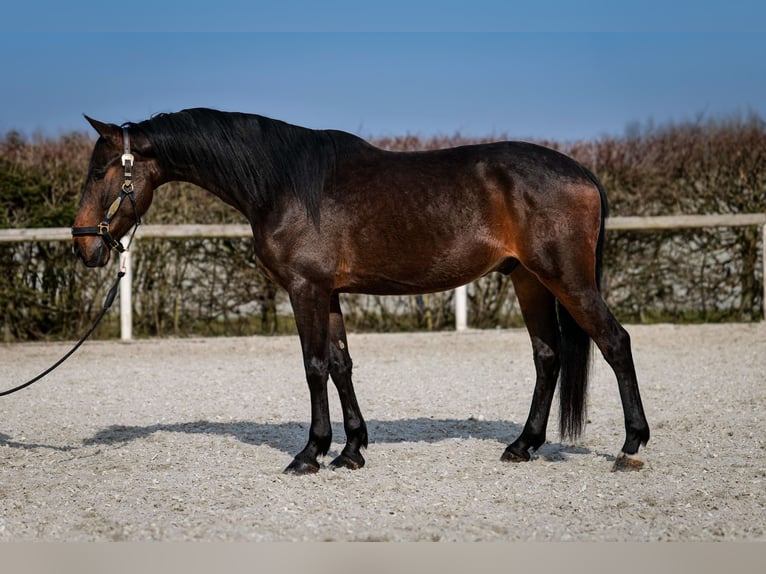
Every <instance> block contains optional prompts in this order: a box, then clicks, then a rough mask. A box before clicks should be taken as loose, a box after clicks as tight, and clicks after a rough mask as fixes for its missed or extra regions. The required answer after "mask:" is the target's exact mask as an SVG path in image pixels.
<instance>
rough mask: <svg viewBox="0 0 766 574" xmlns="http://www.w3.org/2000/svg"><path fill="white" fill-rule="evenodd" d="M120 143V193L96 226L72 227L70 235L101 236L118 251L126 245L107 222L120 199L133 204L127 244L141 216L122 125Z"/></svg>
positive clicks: (132, 160)
mask: <svg viewBox="0 0 766 574" xmlns="http://www.w3.org/2000/svg"><path fill="white" fill-rule="evenodd" d="M122 143H123V153H122V157H121V161H122V167H123V170H124V171H123V174H124V177H123V183H122V189H120V193H119V194H118V195H117V198H116V199H115V200H114V201H113V202H112V204H111V205H110V206H109V209H108V210H107V211H106V217H104V220H103V221H102V222H101V223H99V224H98V225H96V226H90V227H72V237H80V236H84V235H95V236H98V237H101V238H103V240H104V242H105V243H106V244H107V245H108V246H109V247H110V248H112V249H116V250H117V251H119V252H120V253H122V252H124V251H126V249H127V248H126V247H124V246H123V245H122V243H120V242H119V241H118V240H116V239H115V238H114V237H113V236H112V234H111V233H110V232H109V224H110V223H111V222H112V219H113V218H114V216H115V214H116V213H117V212H118V211H119V209H120V206H121V205H122V201H123V200H124V199H125V198H126V197H127V198H129V199H130V203H131V204H132V205H133V215H134V217H135V223H134V226H133V232H132V234H131V236H130V241H129V242H128V245H130V243H131V242H132V241H133V237H134V236H135V234H136V230H137V229H138V226H139V225H141V216H140V215H139V213H138V205H137V204H136V196H135V194H134V193H133V173H132V172H133V162H134V157H133V154H132V153H130V136H129V135H128V128H127V127H125V126H123V128H122Z"/></svg>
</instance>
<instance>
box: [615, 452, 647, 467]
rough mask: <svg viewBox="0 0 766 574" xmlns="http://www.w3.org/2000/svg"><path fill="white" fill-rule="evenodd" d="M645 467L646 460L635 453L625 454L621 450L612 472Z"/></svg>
mask: <svg viewBox="0 0 766 574" xmlns="http://www.w3.org/2000/svg"><path fill="white" fill-rule="evenodd" d="M643 467H644V461H643V460H641V459H640V458H638V456H636V455H635V454H625V453H624V452H621V453H620V454H619V455H617V459H616V460H615V461H614V465H612V472H624V471H630V470H641V469H642V468H643Z"/></svg>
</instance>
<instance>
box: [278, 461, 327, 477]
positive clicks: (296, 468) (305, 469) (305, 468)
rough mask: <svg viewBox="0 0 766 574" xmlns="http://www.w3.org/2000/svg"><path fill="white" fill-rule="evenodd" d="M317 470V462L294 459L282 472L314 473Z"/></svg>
mask: <svg viewBox="0 0 766 574" xmlns="http://www.w3.org/2000/svg"><path fill="white" fill-rule="evenodd" d="M317 472H319V464H317V463H308V462H304V461H302V460H298V459H297V458H296V459H294V460H293V461H292V462H291V463H290V464H289V465H288V466H287V468H286V469H285V470H284V474H300V475H304V474H316V473H317Z"/></svg>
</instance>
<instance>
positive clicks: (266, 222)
mask: <svg viewBox="0 0 766 574" xmlns="http://www.w3.org/2000/svg"><path fill="white" fill-rule="evenodd" d="M87 119H88V121H89V122H90V124H91V125H92V126H93V127H94V128H95V130H96V131H97V132H98V133H99V135H100V138H99V139H98V141H97V142H96V145H95V148H94V150H93V155H92V158H91V160H90V166H89V168H88V176H87V182H86V184H85V187H84V191H83V195H82V199H81V202H80V208H79V212H78V214H77V217H76V219H75V222H74V227H73V235H74V236H75V237H74V251H75V253H76V254H77V255H78V256H79V257H80V259H82V261H84V262H85V264H86V265H88V266H91V267H97V266H103V265H105V264H106V263H107V261H108V260H109V254H110V250H111V248H112V247H116V245H115V243H116V239H119V238H120V237H122V236H123V235H125V234H126V233H127V232H128V231H129V230H130V229H131V227H132V226H133V224H134V223H135V222H136V221H137V218H138V217H139V216H140V215H141V214H143V213H145V212H146V210H147V209H148V208H149V205H150V204H151V202H152V195H153V192H154V189H156V188H157V187H158V186H160V185H162V184H163V183H166V182H169V181H179V180H180V181H186V182H191V183H193V184H196V185H198V186H200V187H202V188H204V189H207V190H208V191H210V192H211V193H213V194H215V195H217V196H218V197H219V198H221V199H222V200H223V201H225V202H226V203H228V204H230V205H232V206H234V207H235V208H236V209H238V210H239V211H240V212H242V213H243V214H244V215H245V216H246V217H247V219H248V220H249V221H250V223H251V226H252V230H253V237H254V239H255V254H256V257H257V259H258V262H259V264H260V266H261V267H262V268H263V270H264V271H265V272H266V273H267V274H268V275H269V276H270V277H271V278H272V279H273V280H274V281H275V282H276V283H277V284H279V285H281V286H282V287H284V288H285V289H286V290H287V292H288V294H289V297H290V302H291V303H292V307H293V311H294V314H295V321H296V324H297V328H298V332H299V335H300V342H301V347H302V349H303V362H304V366H305V370H306V378H307V380H308V387H309V392H310V396H311V427H310V430H309V438H308V443H307V444H306V447H305V448H304V449H303V450H302V451H301V452H299V453H298V454H297V455H296V456H295V458H294V460H293V461H292V462H291V463H290V465H289V466H288V467H287V469H286V471H288V472H294V473H299V474H302V473H310V472H316V471H318V470H319V468H320V465H319V462H318V458H317V457H319V456H324V455H325V454H327V452H328V450H329V447H330V442H331V425H330V414H329V407H328V397H327V380H328V377H331V378H332V380H333V382H334V383H335V386H336V387H337V390H338V394H339V397H340V402H341V405H342V411H343V422H344V428H345V431H346V444H345V447H344V448H343V451H342V452H341V454H340V455H339V456H338V457H337V458H336V459H335V460H333V461H332V463H331V465H332V466H333V467H347V468H352V469H356V468H360V467H361V466H363V465H364V462H365V461H364V458H363V457H362V454H361V450H362V449H363V448H366V447H367V427H366V424H365V421H364V418H363V417H362V413H361V411H360V409H359V405H358V404H357V400H356V396H355V393H354V388H353V385H352V382H351V367H352V363H351V357H350V356H349V346H348V341H347V338H346V331H345V327H344V324H343V316H342V314H341V308H340V304H339V300H338V294H339V293H344V292H346V293H370V294H378V295H392V294H420V293H428V292H434V291H442V290H447V289H453V288H455V287H458V286H460V285H463V284H465V283H468V282H470V281H472V280H474V279H476V278H478V277H481V276H482V275H484V274H486V273H489V272H491V271H498V272H500V273H504V274H509V275H510V277H511V279H512V282H513V285H514V288H515V291H516V295H517V297H518V300H519V304H520V306H521V310H522V313H523V316H524V320H525V322H526V326H527V329H528V331H529V335H530V337H531V340H532V347H533V355H534V364H535V368H536V372H537V379H536V383H535V389H534V393H533V395H532V405H531V408H530V412H529V417H528V419H527V421H526V424H525V425H524V429H523V431H522V433H521V435H520V436H519V437H518V438H517V439H516V440H515V441H514V442H513V443H511V444H510V445H509V446H508V447H507V448H506V449H505V452H504V453H503V455H502V459H503V460H506V461H526V460H529V459H530V451H533V450H535V449H538V448H539V447H540V446H541V445H542V444H543V443H544V442H545V440H546V427H547V424H548V416H549V413H550V408H551V404H552V401H553V395H554V390H555V388H556V385H557V383H558V382H559V381H560V390H559V394H560V417H559V419H560V420H559V422H560V431H561V435H562V437H563V438H576V437H577V436H578V435H579V434H580V433H581V431H582V429H583V421H584V417H585V406H586V384H587V381H588V365H589V360H590V355H591V346H590V345H591V340H593V341H595V343H596V345H597V346H598V348H599V349H600V350H601V352H602V354H603V356H604V358H605V359H606V361H607V362H608V363H609V365H610V366H611V367H612V369H613V370H614V373H615V375H616V378H617V383H618V387H619V391H620V397H621V400H622V406H623V411H624V417H625V433H626V436H625V443H624V444H623V446H622V451H621V453H620V455H619V456H618V457H617V460H616V463H615V467H616V468H619V469H630V468H638V467H640V466H641V464H642V463H641V461H640V460H639V459H638V458H637V457H636V456H635V455H636V453H637V452H638V449H639V446H640V445H641V444H646V442H647V441H648V440H649V425H648V424H647V421H646V417H645V416H644V411H643V406H642V404H641V398H640V395H639V391H638V382H637V379H636V373H635V368H634V365H633V358H632V355H631V347H630V338H629V336H628V334H627V332H626V331H625V329H623V327H622V326H621V325H620V324H619V323H618V321H617V320H616V319H615V318H614V316H613V315H612V313H611V312H610V311H609V309H608V308H607V305H606V304H605V302H604V300H603V298H602V296H601V294H600V291H599V280H600V275H601V258H602V246H603V241H604V218H605V217H606V212H607V203H606V198H605V195H604V190H603V188H602V186H601V184H600V183H599V181H598V179H597V178H596V177H595V176H594V175H593V174H592V173H591V172H590V171H589V170H588V169H586V168H585V167H583V166H582V165H580V164H579V163H577V162H575V161H574V160H572V159H570V158H569V157H567V156H565V155H562V154H560V153H558V152H556V151H553V150H550V149H547V148H544V147H540V146H537V145H533V144H529V143H521V142H499V143H492V144H485V145H471V146H464V147H457V148H451V149H443V150H438V151H423V152H408V153H396V152H388V151H383V150H381V149H378V148H376V147H374V146H372V145H370V144H368V143H367V142H365V141H364V140H362V139H360V138H358V137H356V136H353V135H351V134H348V133H344V132H340V131H332V130H309V129H305V128H301V127H297V126H293V125H289V124H286V123H283V122H280V121H277V120H272V119H268V118H265V117H262V116H257V115H248V114H240V113H227V112H220V111H215V110H209V109H191V110H184V111H181V112H177V113H171V114H161V115H158V116H155V117H152V118H151V119H148V120H146V121H143V122H140V123H130V124H125V125H123V126H117V125H114V124H105V123H101V122H98V121H95V120H92V119H90V118H87ZM123 154H129V155H128V156H126V157H128V158H129V161H127V165H126V166H123V165H122V163H125V162H124V161H123V162H121V158H122V157H123ZM125 197H128V198H129V199H130V201H122V200H123V199H124V198H125Z"/></svg>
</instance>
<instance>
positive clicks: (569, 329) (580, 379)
mask: <svg viewBox="0 0 766 574" xmlns="http://www.w3.org/2000/svg"><path fill="white" fill-rule="evenodd" d="M586 171H587V170H586ZM587 173H588V176H589V177H590V179H591V180H592V181H593V183H594V184H595V185H596V187H597V188H598V192H599V195H600V196H601V229H600V230H599V234H598V243H597V244H596V286H597V287H598V288H599V289H600V288H601V270H602V265H601V262H602V258H603V252H604V220H605V219H606V216H607V214H608V205H607V201H606V193H605V192H604V188H603V186H602V185H601V182H599V180H598V178H596V176H595V175H593V174H592V173H590V172H589V171H588V172H587ZM556 310H557V312H558V319H559V333H560V357H561V373H560V377H559V378H560V386H559V401H560V405H559V409H560V410H559V432H560V433H561V437H562V438H571V439H576V438H577V437H579V436H580V435H581V434H582V431H583V427H584V424H585V418H586V410H587V409H586V407H587V404H586V398H587V393H588V377H589V373H590V361H591V356H592V352H591V351H592V346H591V339H590V337H589V336H588V335H587V334H586V333H585V331H583V330H582V329H581V328H580V326H579V325H578V324H577V323H576V322H575V320H574V319H572V316H571V315H570V314H569V312H568V311H567V310H566V309H565V308H564V306H563V305H561V304H560V303H559V302H558V301H556Z"/></svg>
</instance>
